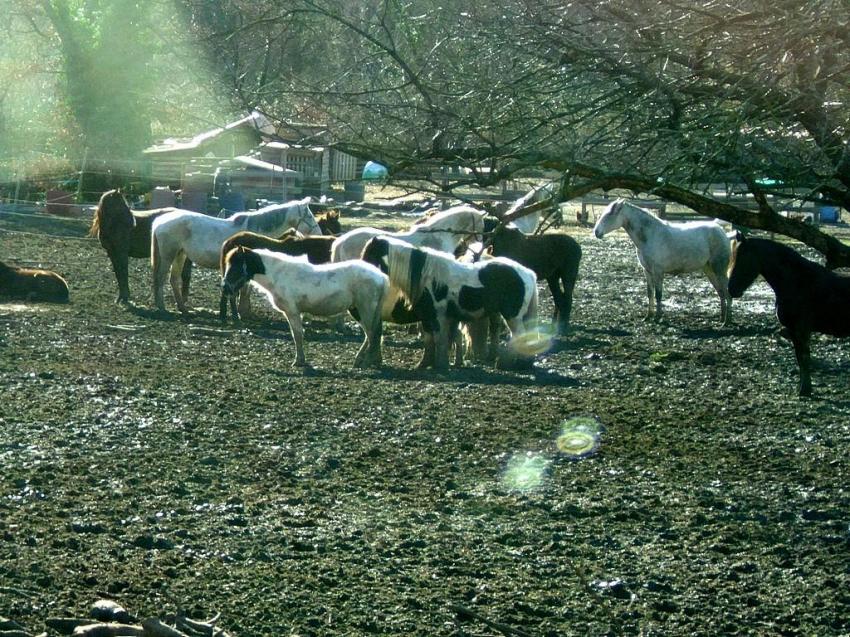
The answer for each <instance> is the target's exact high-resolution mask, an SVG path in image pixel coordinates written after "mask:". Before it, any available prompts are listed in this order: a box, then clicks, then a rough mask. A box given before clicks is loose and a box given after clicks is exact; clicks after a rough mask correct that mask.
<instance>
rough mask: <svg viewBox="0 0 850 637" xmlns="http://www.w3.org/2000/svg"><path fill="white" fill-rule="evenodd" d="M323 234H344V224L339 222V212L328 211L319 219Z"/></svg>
mask: <svg viewBox="0 0 850 637" xmlns="http://www.w3.org/2000/svg"><path fill="white" fill-rule="evenodd" d="M317 222H318V224H319V227H320V228H321V229H322V234H325V235H330V236H334V237H336V236H338V235H340V234H341V233H342V224H341V223H340V222H339V210H328V211H326V212H325V213H324V214H322V215H320V216H319V217H318V219H317Z"/></svg>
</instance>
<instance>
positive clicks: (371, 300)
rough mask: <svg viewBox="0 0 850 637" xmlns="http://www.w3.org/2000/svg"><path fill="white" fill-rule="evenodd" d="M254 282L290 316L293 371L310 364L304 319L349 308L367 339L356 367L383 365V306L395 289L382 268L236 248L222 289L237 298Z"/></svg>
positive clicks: (229, 258)
mask: <svg viewBox="0 0 850 637" xmlns="http://www.w3.org/2000/svg"><path fill="white" fill-rule="evenodd" d="M249 281H252V282H253V284H254V285H255V286H257V287H259V288H260V289H261V290H262V291H264V292H265V293H266V294H267V295H268V298H269V301H270V302H271V304H272V305H273V306H274V308H275V309H277V310H278V311H280V312H282V313H283V314H284V316H286V320H287V321H288V322H289V329H290V330H291V332H292V340H293V341H294V342H295V360H294V361H293V366H305V365H306V364H307V363H306V359H305V357H304V329H303V326H302V323H301V315H302V314H303V313H308V314H313V315H317V316H333V315H336V314H341V313H342V312H345V311H346V310H349V309H353V310H355V311H356V315H357V322H358V323H359V324H360V326H361V327H362V328H363V332H364V335H365V339H364V341H363V345H361V346H360V349H359V350H358V352H357V356H356V357H355V359H354V366H355V367H365V366H368V365H372V366H373V367H380V366H381V331H382V329H383V325H382V322H381V303H382V302H383V298H384V294H386V291H387V288H388V287H389V284H388V281H387V277H386V276H385V275H384V274H382V273H381V272H379V271H378V270H377V269H376V268H373V267H372V266H370V265H368V264H366V263H363V262H362V261H351V262H346V263H326V264H323V265H313V264H312V263H309V262H308V261H307V259H306V258H305V257H303V256H302V257H292V256H289V255H286V254H280V253H277V252H272V251H270V250H262V249H258V250H251V249H250V248H242V247H238V248H234V249H233V250H231V251H230V252H228V253H227V256H226V257H225V270H224V276H223V277H222V283H221V284H222V287H226V288H228V292H229V294H231V295H235V294H236V293H237V292H238V291H239V290H240V289H241V288H242V287H243V286H244V285H245V284H246V283H248V282H249Z"/></svg>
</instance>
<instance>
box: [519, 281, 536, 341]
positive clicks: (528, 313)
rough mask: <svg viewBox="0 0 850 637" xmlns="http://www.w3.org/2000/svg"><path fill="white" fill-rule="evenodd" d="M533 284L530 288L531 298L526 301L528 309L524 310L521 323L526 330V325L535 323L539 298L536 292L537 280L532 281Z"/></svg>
mask: <svg viewBox="0 0 850 637" xmlns="http://www.w3.org/2000/svg"><path fill="white" fill-rule="evenodd" d="M533 281H534V283H533V285H532V286H531V298H530V299H529V300H528V307H527V308H526V310H525V316H523V317H522V322H523V324H524V325H525V326H526V329H528V325H530V324H531V323H536V322H537V309H538V304H539V302H540V298H539V295H538V292H537V278H536V277H535V278H534V279H533Z"/></svg>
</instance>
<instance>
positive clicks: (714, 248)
mask: <svg viewBox="0 0 850 637" xmlns="http://www.w3.org/2000/svg"><path fill="white" fill-rule="evenodd" d="M617 228H623V230H625V231H626V234H628V235H629V238H630V239H631V240H632V241H633V242H634V244H635V248H636V249H637V257H638V261H639V262H640V264H641V266H642V267H643V270H644V274H645V275H646V294H647V297H648V300H649V311H648V312H647V316H646V318H647V319H651V318H652V317H653V314H654V315H655V319H656V320H658V319H659V318H661V290H662V281H663V279H664V275H665V274H682V273H685V272H695V271H697V270H702V271H703V272H705V274H706V276H708V280H709V281H711V285H712V286H714V289H715V290H716V291H717V295H718V296H719V297H720V320H721V322H722V323H723V325H726V324H727V322H728V321H729V313H730V309H731V305H732V299H731V297H730V296H729V290H728V282H729V281H728V278H727V269H728V267H729V257H730V254H731V245H730V240H729V237H727V236H726V232H725V231H724V230H723V228H722V227H720V224H718V223H717V222H716V221H691V222H687V223H670V222H668V221H664V220H663V219H659V218H658V217H656V216H655V215H653V214H652V213H651V212H649V211H648V210H644V209H643V208H639V207H638V206H635V205H634V204H631V203H629V202H627V201H624V200H623V199H617V200H616V201H614V202H612V203H611V204H610V205H609V206H608V207H607V208H606V209H605V212H604V213H603V214H602V216H601V217H599V220H598V221H597V222H596V225H595V226H594V227H593V234H594V235H595V236H596V238H598V239H601V238H602V237H604V236H605V235H606V234H608V233H609V232H612V231H613V230H616V229H617ZM653 299H654V303H653Z"/></svg>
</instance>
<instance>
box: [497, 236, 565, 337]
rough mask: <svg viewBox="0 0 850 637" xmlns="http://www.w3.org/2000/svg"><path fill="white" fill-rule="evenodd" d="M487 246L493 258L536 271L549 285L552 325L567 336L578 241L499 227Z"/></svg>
mask: <svg viewBox="0 0 850 637" xmlns="http://www.w3.org/2000/svg"><path fill="white" fill-rule="evenodd" d="M487 243H488V244H489V245H490V250H491V252H492V254H493V256H497V257H499V256H501V257H508V258H509V259H513V260H514V261H516V262H517V263H521V264H522V265H524V266H525V267H527V268H531V269H532V270H534V274H536V275H537V278H538V280H541V281H546V283H547V284H548V285H549V291H550V292H551V293H552V300H553V301H554V304H555V312H554V315H553V316H552V321H553V322H554V323H556V324H557V325H558V332H559V333H560V334H566V333H567V330H568V329H569V325H570V313H571V312H572V308H573V289H574V288H575V285H576V279H578V266H579V262H580V261H581V246H580V245H579V244H578V241H576V240H575V239H573V238H572V237H569V236H567V235H565V234H555V233H552V234H539V235H526V234H524V233H523V232H521V231H520V230H519V229H518V228H511V227H508V226H499V227H497V228H496V229H495V230H494V231H493V234H492V236H491V237H490V238H489V240H488V241H487Z"/></svg>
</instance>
